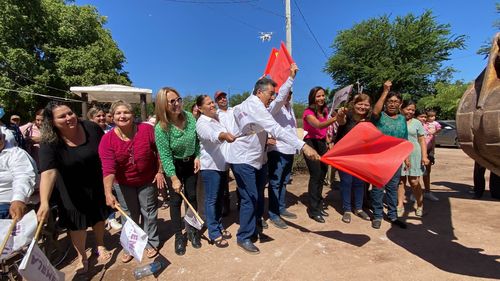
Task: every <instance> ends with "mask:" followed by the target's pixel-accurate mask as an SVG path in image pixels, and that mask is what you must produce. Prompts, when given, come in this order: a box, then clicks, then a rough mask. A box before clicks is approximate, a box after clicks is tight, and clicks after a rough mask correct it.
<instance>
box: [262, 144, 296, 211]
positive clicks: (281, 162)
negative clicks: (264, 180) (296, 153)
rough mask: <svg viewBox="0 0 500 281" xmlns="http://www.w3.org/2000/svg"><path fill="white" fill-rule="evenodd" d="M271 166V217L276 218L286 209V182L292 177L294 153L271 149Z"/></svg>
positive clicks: (268, 162)
mask: <svg viewBox="0 0 500 281" xmlns="http://www.w3.org/2000/svg"><path fill="white" fill-rule="evenodd" d="M267 159H268V161H267V164H268V166H269V168H268V171H269V175H268V176H269V187H268V195H269V218H270V219H271V220H275V219H277V218H279V215H280V214H281V213H282V212H284V211H285V210H286V205H285V195H286V183H287V182H288V180H289V179H290V174H291V173H292V166H293V154H283V153H281V152H278V151H271V152H269V153H268V154H267Z"/></svg>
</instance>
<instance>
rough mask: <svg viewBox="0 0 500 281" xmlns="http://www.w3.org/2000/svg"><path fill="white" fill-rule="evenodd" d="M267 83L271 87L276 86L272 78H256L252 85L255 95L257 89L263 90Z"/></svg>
mask: <svg viewBox="0 0 500 281" xmlns="http://www.w3.org/2000/svg"><path fill="white" fill-rule="evenodd" d="M268 85H272V86H273V87H276V86H277V85H278V84H276V82H274V81H273V79H270V78H267V77H264V78H260V79H259V80H257V82H256V83H255V86H254V87H253V94H254V95H256V94H257V91H258V90H259V89H260V90H261V91H265V90H266V87H267V86H268Z"/></svg>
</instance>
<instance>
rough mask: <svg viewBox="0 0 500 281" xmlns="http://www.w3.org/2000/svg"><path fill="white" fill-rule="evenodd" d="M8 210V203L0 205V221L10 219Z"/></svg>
mask: <svg viewBox="0 0 500 281" xmlns="http://www.w3.org/2000/svg"><path fill="white" fill-rule="evenodd" d="M9 209H10V203H0V219H2V220H5V219H10V214H9ZM2 239H3V238H2Z"/></svg>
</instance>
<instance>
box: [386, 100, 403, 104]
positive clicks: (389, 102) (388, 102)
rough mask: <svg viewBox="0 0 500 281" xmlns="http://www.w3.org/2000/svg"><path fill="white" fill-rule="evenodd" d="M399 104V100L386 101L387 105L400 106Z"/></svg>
mask: <svg viewBox="0 0 500 281" xmlns="http://www.w3.org/2000/svg"><path fill="white" fill-rule="evenodd" d="M400 103H401V101H399V100H388V101H387V104H400Z"/></svg>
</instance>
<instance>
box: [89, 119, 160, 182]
mask: <svg viewBox="0 0 500 281" xmlns="http://www.w3.org/2000/svg"><path fill="white" fill-rule="evenodd" d="M136 126H137V132H136V134H135V136H134V137H133V138H132V140H129V141H124V140H122V139H120V138H119V137H118V136H117V135H116V133H115V131H114V130H111V131H110V132H108V133H107V134H105V135H104V136H103V137H102V140H101V143H100V144H99V157H100V158H101V162H102V173H103V177H106V176H107V175H110V174H115V180H116V182H117V183H118V184H122V185H127V186H135V187H139V186H143V185H146V184H148V183H151V182H153V179H154V177H155V175H156V173H157V172H158V156H157V150H156V144H155V134H154V129H153V127H152V126H151V125H149V124H137V125H136Z"/></svg>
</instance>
